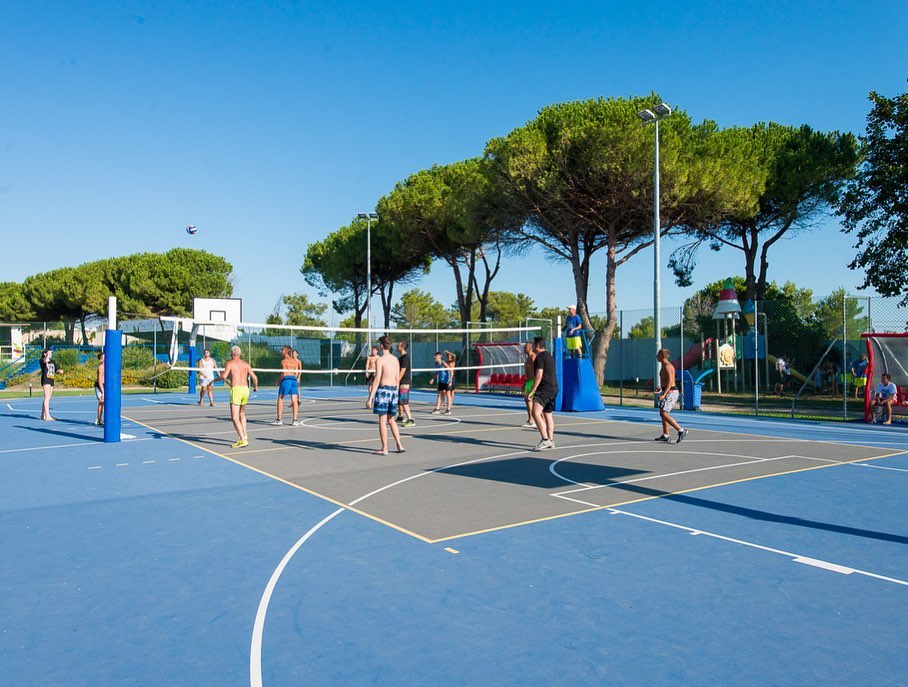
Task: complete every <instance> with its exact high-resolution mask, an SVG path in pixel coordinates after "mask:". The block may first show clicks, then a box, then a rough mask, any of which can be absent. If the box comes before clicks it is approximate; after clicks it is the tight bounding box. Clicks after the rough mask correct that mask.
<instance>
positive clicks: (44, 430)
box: [13, 420, 104, 441]
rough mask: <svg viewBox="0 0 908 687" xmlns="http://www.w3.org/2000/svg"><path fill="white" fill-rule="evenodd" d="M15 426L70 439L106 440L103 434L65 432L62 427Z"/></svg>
mask: <svg viewBox="0 0 908 687" xmlns="http://www.w3.org/2000/svg"><path fill="white" fill-rule="evenodd" d="M57 422H61V421H60V420H57ZM48 424H55V423H48ZM76 424H80V425H81V424H85V425H88V424H89V423H82V422H78V423H76ZM90 426H92V427H94V425H90ZM13 427H15V428H16V429H27V430H28V431H29V432H38V433H40V434H50V435H53V436H58V437H68V438H70V439H82V440H83V441H104V437H103V436H101V437H98V436H91V435H89V434H76V433H75V432H65V431H63V430H61V429H52V428H50V427H28V426H27V425H13Z"/></svg>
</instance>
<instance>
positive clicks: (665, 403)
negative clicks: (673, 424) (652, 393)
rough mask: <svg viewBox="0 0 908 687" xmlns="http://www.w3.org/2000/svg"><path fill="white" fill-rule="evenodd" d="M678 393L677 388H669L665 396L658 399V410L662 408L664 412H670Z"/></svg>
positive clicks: (676, 400)
mask: <svg viewBox="0 0 908 687" xmlns="http://www.w3.org/2000/svg"><path fill="white" fill-rule="evenodd" d="M679 396H680V394H679V393H678V390H677V389H670V390H669V392H668V393H667V394H665V398H663V399H662V400H661V401H659V410H664V411H665V412H666V413H670V412H672V409H673V408H674V407H675V404H676V403H677V402H678V397H679Z"/></svg>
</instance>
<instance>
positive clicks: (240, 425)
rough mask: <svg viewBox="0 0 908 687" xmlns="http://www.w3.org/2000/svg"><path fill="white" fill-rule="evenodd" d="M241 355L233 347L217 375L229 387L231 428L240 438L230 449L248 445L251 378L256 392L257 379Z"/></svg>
mask: <svg viewBox="0 0 908 687" xmlns="http://www.w3.org/2000/svg"><path fill="white" fill-rule="evenodd" d="M242 354H243V352H242V350H240V347H239V346H233V347H232V348H231V349H230V360H229V361H227V364H226V365H225V366H224V370H223V371H222V372H221V374H219V375H218V378H219V379H223V380H224V381H226V382H227V385H228V386H229V387H230V419H231V420H232V421H233V428H234V429H235V430H236V433H237V435H238V436H239V437H240V439H239V441H237V442H236V443H235V444H232V445H231V448H242V447H243V446H248V445H249V438H248V436H247V434H246V404H247V403H248V402H249V378H250V377H251V378H252V390H253V391H258V389H259V378H258V377H256V376H255V372H253V371H252V368H251V367H249V363H247V362H246V361H245V360H243V358H242V357H241V356H242Z"/></svg>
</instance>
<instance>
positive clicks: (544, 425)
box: [527, 336, 558, 451]
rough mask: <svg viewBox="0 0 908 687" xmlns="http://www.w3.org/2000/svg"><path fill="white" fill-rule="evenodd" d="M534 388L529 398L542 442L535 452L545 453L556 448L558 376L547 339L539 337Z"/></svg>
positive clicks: (537, 445) (534, 366) (534, 371)
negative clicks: (546, 342) (547, 345)
mask: <svg viewBox="0 0 908 687" xmlns="http://www.w3.org/2000/svg"><path fill="white" fill-rule="evenodd" d="M533 351H534V352H535V353H536V358H535V360H533V386H532V388H530V392H529V393H528V394H527V398H529V399H531V400H532V401H533V420H534V421H535V422H536V428H537V429H538V430H539V435H540V436H541V437H542V439H541V441H540V442H539V443H538V444H536V446H535V447H534V448H533V450H534V451H545V450H546V449H550V448H555V418H554V416H553V415H552V411H554V410H555V398H556V397H557V396H558V376H557V375H556V373H555V358H553V357H552V354H551V353H549V352H548V351H547V350H545V339H543V338H542V337H541V336H537V337H536V338H535V339H533Z"/></svg>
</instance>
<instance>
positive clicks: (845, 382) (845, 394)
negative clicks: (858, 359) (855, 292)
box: [842, 290, 848, 420]
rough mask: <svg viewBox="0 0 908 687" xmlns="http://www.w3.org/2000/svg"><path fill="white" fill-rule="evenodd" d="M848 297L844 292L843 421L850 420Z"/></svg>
mask: <svg viewBox="0 0 908 687" xmlns="http://www.w3.org/2000/svg"><path fill="white" fill-rule="evenodd" d="M847 360H848V295H847V294H846V293H845V291H844V290H843V291H842V419H843V420H847V419H848V370H846V369H845V363H846V361H847Z"/></svg>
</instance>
